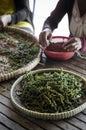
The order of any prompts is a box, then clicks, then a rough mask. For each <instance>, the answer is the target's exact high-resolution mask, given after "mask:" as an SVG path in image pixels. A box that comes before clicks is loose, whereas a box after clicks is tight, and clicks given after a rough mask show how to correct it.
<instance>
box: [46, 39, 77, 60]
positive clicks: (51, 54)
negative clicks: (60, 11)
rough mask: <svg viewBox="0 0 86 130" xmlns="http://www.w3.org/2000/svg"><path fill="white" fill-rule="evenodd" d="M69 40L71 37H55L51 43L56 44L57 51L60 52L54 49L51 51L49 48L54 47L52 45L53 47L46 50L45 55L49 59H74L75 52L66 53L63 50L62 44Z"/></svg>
mask: <svg viewBox="0 0 86 130" xmlns="http://www.w3.org/2000/svg"><path fill="white" fill-rule="evenodd" d="M68 39H69V37H64V36H54V37H53V38H52V41H51V42H53V43H54V45H55V46H56V50H58V51H56V50H54V48H53V49H49V47H50V46H51V45H52V43H51V45H49V47H47V48H46V49H45V50H44V53H45V55H46V56H47V57H49V58H52V59H56V60H68V59H70V58H72V57H73V56H74V52H65V51H62V50H61V46H62V43H65V42H67V40H68ZM60 43H61V44H60ZM59 49H60V50H59Z"/></svg>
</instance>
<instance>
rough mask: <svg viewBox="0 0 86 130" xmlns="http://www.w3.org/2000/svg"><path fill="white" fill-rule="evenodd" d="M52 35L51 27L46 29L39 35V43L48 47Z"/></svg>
mask: <svg viewBox="0 0 86 130" xmlns="http://www.w3.org/2000/svg"><path fill="white" fill-rule="evenodd" d="M51 37H52V32H51V30H50V29H48V28H46V29H44V30H43V31H42V32H41V33H40V35H39V44H40V45H41V46H42V47H47V46H48V45H49V41H50V39H51Z"/></svg>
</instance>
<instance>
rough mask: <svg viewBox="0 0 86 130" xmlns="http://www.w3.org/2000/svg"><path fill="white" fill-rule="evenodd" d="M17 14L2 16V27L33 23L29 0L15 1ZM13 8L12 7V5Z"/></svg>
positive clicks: (0, 22) (0, 21) (0, 25)
mask: <svg viewBox="0 0 86 130" xmlns="http://www.w3.org/2000/svg"><path fill="white" fill-rule="evenodd" d="M14 2H15V5H14V6H15V12H14V13H12V14H4V15H1V16H0V27H5V26H7V25H13V24H16V23H18V22H20V21H28V22H29V23H32V13H31V11H30V7H29V0H21V2H20V1H18V0H15V1H14ZM10 6H11V5H10Z"/></svg>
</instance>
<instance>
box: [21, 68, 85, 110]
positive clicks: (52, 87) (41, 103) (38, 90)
mask: <svg viewBox="0 0 86 130" xmlns="http://www.w3.org/2000/svg"><path fill="white" fill-rule="evenodd" d="M85 91H86V90H85V82H84V80H83V79H82V78H80V77H78V76H75V75H74V74H71V73H68V72H65V71H63V70H61V71H58V72H57V71H56V72H54V71H53V72H41V73H36V74H26V75H25V77H24V79H23V80H22V81H21V94H20V95H19V96H20V100H21V102H22V103H23V104H24V106H25V107H26V108H27V109H30V110H34V111H38V112H43V113H44V112H46V113H55V112H63V111H68V110H71V109H74V108H76V107H77V106H79V105H81V104H82V101H83V99H84V98H85Z"/></svg>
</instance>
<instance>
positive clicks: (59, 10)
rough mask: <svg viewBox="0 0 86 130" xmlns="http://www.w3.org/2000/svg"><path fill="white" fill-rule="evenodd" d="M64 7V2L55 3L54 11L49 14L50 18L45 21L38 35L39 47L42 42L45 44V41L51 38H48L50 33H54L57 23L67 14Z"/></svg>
mask: <svg viewBox="0 0 86 130" xmlns="http://www.w3.org/2000/svg"><path fill="white" fill-rule="evenodd" d="M66 6H67V4H66V0H60V1H59V2H58V3H57V5H56V7H55V9H54V10H53V11H52V12H51V14H50V16H49V17H48V18H47V19H46V20H45V22H44V25H43V29H42V31H41V33H40V35H39V43H40V44H41V45H42V44H43V42H45V43H46V41H47V42H49V40H50V38H51V37H49V36H50V35H52V32H53V31H54V29H55V28H57V27H58V23H59V22H60V21H61V19H62V18H63V16H64V15H65V14H66V12H67V8H66ZM44 36H45V37H44ZM45 39H46V41H45ZM42 41H43V42H42ZM47 45H48V44H47Z"/></svg>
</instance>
